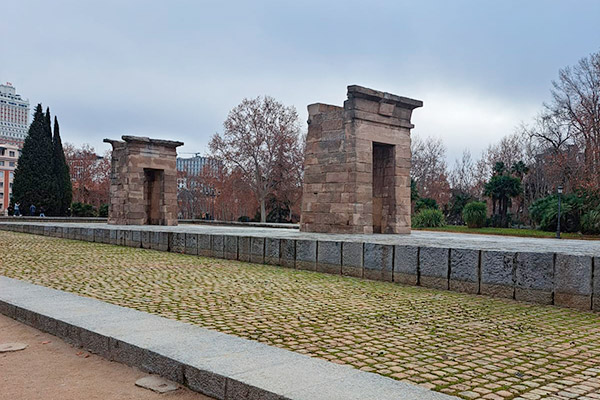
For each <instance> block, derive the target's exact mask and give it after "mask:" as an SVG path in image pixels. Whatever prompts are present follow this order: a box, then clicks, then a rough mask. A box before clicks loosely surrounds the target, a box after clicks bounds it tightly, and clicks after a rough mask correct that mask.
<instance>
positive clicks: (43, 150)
mask: <svg viewBox="0 0 600 400" xmlns="http://www.w3.org/2000/svg"><path fill="white" fill-rule="evenodd" d="M52 158H53V157H52V132H51V127H50V112H49V110H48V112H47V113H46V115H44V113H43V112H42V105H41V104H38V105H37V107H36V109H35V113H34V115H33V121H32V122H31V125H30V126H29V133H28V135H27V138H26V139H25V143H24V144H23V149H22V151H21V156H20V157H19V162H18V164H17V168H16V169H15V175H14V179H13V195H12V198H11V203H12V204H13V206H14V203H19V204H20V209H21V213H22V214H24V215H27V214H29V208H30V206H31V205H32V204H33V205H35V206H36V208H37V211H38V212H39V210H40V209H41V208H42V207H43V208H44V209H45V210H48V209H49V208H51V207H52V206H53V205H54V204H55V198H56V194H55V189H54V188H55V186H56V184H55V179H54V171H53V169H54V168H53V167H54V166H53V162H52Z"/></svg>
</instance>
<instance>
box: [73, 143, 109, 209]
mask: <svg viewBox="0 0 600 400" xmlns="http://www.w3.org/2000/svg"><path fill="white" fill-rule="evenodd" d="M63 149H64V152H65V158H66V160H67V164H68V165H69V171H70V173H71V183H72V185H73V202H74V203H77V202H80V203H87V204H92V205H93V206H94V207H99V206H100V205H101V204H107V203H108V195H109V190H110V152H106V153H105V154H104V156H99V155H98V154H96V151H95V150H94V148H93V147H91V146H90V145H89V144H84V145H83V146H81V147H75V146H74V145H73V144H71V143H65V144H64V146H63Z"/></svg>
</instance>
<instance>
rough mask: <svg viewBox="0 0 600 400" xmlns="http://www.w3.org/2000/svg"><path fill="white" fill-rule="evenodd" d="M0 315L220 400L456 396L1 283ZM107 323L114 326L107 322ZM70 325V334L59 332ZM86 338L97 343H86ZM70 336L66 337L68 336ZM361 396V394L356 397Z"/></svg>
mask: <svg viewBox="0 0 600 400" xmlns="http://www.w3.org/2000/svg"><path fill="white" fill-rule="evenodd" d="M0 304H2V307H0V311H1V312H2V313H4V314H6V315H8V316H9V317H12V318H15V319H17V320H19V321H22V322H25V323H27V324H29V325H31V326H33V327H35V328H37V329H40V330H43V331H46V332H48V333H51V334H54V335H57V336H59V337H63V338H66V339H69V340H70V341H71V342H72V343H75V344H78V345H83V346H85V347H86V348H87V349H88V350H89V351H92V352H99V351H100V352H105V351H106V349H103V348H99V347H98V346H106V345H108V354H110V355H111V356H112V358H113V359H116V360H118V361H124V362H126V363H128V364H130V365H133V366H136V367H138V368H140V369H142V370H145V371H147V372H150V373H156V374H157V375H160V376H163V377H165V378H167V379H171V380H173V381H175V382H177V383H181V384H183V383H187V384H188V386H190V387H191V388H192V389H194V390H197V391H200V392H202V393H204V394H206V395H209V396H214V397H215V398H217V399H241V400H243V399H248V400H249V399H258V398H261V399H278V400H283V399H290V400H291V399H298V400H304V399H307V400H308V399H313V400H318V399H331V398H343V399H358V398H366V397H368V398H376V399H380V400H385V399H400V398H401V399H407V400H408V399H415V400H416V399H422V400H428V399H431V400H437V399H439V400H443V399H453V398H455V397H452V396H448V395H445V394H442V393H436V392H432V391H430V390H427V389H425V388H423V387H419V386H415V385H410V384H407V383H403V382H399V381H395V380H393V379H389V378H384V377H380V376H377V375H374V374H371V373H368V372H363V371H359V370H356V369H353V368H350V367H348V366H343V365H337V364H334V363H330V362H327V361H323V360H319V359H314V358H310V357H308V356H304V355H302V354H297V353H294V352H290V351H287V350H283V349H279V348H276V347H271V346H268V345H265V344H262V343H258V342H253V341H248V340H245V339H241V338H238V337H235V336H231V335H227V334H223V333H218V332H214V331H211V330H207V329H204V328H201V327H197V326H192V325H189V324H186V323H183V322H178V321H173V320H169V319H166V318H162V317H158V316H155V315H151V314H147V313H144V312H140V311H134V310H130V309H127V308H123V307H119V306H115V305H111V304H108V303H104V302H102V301H98V300H94V299H90V298H84V297H80V296H77V295H74V294H70V293H66V292H61V291H58V290H54V289H49V288H45V287H42V286H37V285H33V284H30V283H26V282H22V281H19V280H15V279H11V278H6V277H1V276H0ZM107 321H110V323H107ZM59 324H62V325H68V326H69V327H70V328H71V329H70V330H68V332H67V333H65V331H62V330H59V329H57V326H58V325H59ZM84 332H87V333H89V334H93V335H95V336H97V338H99V339H104V340H98V341H96V342H93V343H92V342H84V341H82V338H83V337H84V334H83V333H84ZM65 336H66V337H65ZM361 393H363V394H364V395H363V396H362V397H361V396H359V395H360V394H361Z"/></svg>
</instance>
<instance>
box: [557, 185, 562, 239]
mask: <svg viewBox="0 0 600 400" xmlns="http://www.w3.org/2000/svg"><path fill="white" fill-rule="evenodd" d="M556 192H557V193H558V215H557V218H556V238H557V239H560V195H561V194H562V192H563V187H562V185H559V186H558V187H557V188H556Z"/></svg>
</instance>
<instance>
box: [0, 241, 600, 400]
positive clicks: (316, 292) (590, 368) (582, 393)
mask: <svg viewBox="0 0 600 400" xmlns="http://www.w3.org/2000/svg"><path fill="white" fill-rule="evenodd" d="M0 274H1V275H5V276H8V277H11V278H17V279H21V280H25V281H28V282H32V283H35V284H39V285H43V286H47V287H52V288H55V289H60V290H64V291H68V292H73V293H77V294H80V295H84V296H89V297H93V298H96V299H100V300H103V301H106V302H109V303H112V304H117V305H120V306H125V307H130V308H134V309H137V310H141V311H146V312H150V313H154V314H158V315H162V316H164V317H167V318H173V319H177V320H180V321H185V322H189V323H193V324H197V325H200V326H203V327H205V328H209V329H215V330H218V331H220V332H225V333H229V334H233V335H237V336H240V337H244V338H247V339H251V340H256V341H260V342H264V343H268V344H270V345H274V346H278V347H282V348H285V349H289V350H293V351H296V352H299V353H305V354H308V355H310V356H313V357H320V358H323V359H326V360H329V361H331V362H335V363H339V364H349V365H352V366H354V367H356V368H360V369H362V370H365V371H371V372H375V373H378V374H381V375H385V376H389V377H391V378H395V379H399V380H402V381H407V382H411V383H415V384H420V385H423V386H426V387H429V388H431V389H433V390H437V391H441V392H444V393H448V394H452V395H456V396H459V397H463V398H468V399H474V398H482V399H513V398H518V399H539V398H555V399H569V398H580V399H600V315H598V314H595V313H591V312H581V311H576V310H570V309H564V308H558V307H551V306H540V305H534V304H525V303H518V302H514V301H510V300H502V299H492V298H488V297H483V296H472V295H465V294H459V293H453V292H447V291H436V290H430V289H425V288H420V287H407V286H400V285H397V284H393V283H385V282H374V281H366V280H361V279H355V278H347V277H341V276H335V275H326V274H319V273H313V272H306V271H299V270H293V269H286V268H281V267H273V266H265V265H257V264H250V263H243V262H237V261H227V260H218V259H209V258H203V257H196V256H187V255H180V254H173V253H166V252H158V251H152V250H143V249H133V248H128V247H118V246H111V245H104V244H98V243H88V242H79V241H71V240H65V239H57V238H50V237H42V236H35V235H28V234H21V233H14V232H4V231H0Z"/></svg>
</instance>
